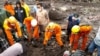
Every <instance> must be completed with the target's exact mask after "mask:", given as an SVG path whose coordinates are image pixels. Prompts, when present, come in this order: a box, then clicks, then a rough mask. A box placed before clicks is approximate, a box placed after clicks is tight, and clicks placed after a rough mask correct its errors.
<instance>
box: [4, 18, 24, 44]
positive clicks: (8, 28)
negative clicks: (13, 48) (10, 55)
mask: <svg viewBox="0 0 100 56" xmlns="http://www.w3.org/2000/svg"><path fill="white" fill-rule="evenodd" d="M3 28H4V31H5V33H6V35H7V39H8V42H9V44H10V45H13V44H14V39H13V36H12V31H13V30H15V31H16V32H17V35H18V36H19V38H21V37H22V33H21V29H20V25H19V22H18V21H17V20H16V19H15V17H13V16H10V17H9V19H5V21H4V24H3Z"/></svg>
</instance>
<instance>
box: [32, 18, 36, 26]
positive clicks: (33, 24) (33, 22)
mask: <svg viewBox="0 0 100 56" xmlns="http://www.w3.org/2000/svg"><path fill="white" fill-rule="evenodd" d="M31 25H32V26H33V27H35V26H36V25H37V20H36V19H33V20H32V21H31Z"/></svg>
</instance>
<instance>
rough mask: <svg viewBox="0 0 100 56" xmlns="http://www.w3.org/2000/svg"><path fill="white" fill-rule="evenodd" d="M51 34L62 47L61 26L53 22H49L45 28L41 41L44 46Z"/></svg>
mask: <svg viewBox="0 0 100 56" xmlns="http://www.w3.org/2000/svg"><path fill="white" fill-rule="evenodd" d="M53 35H55V36H56V40H57V42H58V44H59V45H60V46H61V47H63V42H62V39H61V26H60V25H58V24H56V23H54V22H50V23H49V24H48V25H47V27H46V29H45V38H44V42H43V44H44V46H46V45H47V42H48V40H50V38H51V37H52V36H53Z"/></svg>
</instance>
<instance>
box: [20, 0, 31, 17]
mask: <svg viewBox="0 0 100 56" xmlns="http://www.w3.org/2000/svg"><path fill="white" fill-rule="evenodd" d="M20 2H21V5H22V7H23V8H24V9H25V12H26V16H27V17H28V16H29V13H30V8H29V6H28V5H27V4H26V3H25V1H24V0H20Z"/></svg>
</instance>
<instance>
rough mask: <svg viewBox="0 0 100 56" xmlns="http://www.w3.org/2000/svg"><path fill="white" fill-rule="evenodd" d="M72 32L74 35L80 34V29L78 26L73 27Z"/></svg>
mask: <svg viewBox="0 0 100 56" xmlns="http://www.w3.org/2000/svg"><path fill="white" fill-rule="evenodd" d="M71 31H72V33H74V34H75V33H78V32H79V31H80V27H79V26H78V25H75V26H73V27H72V29H71Z"/></svg>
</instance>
